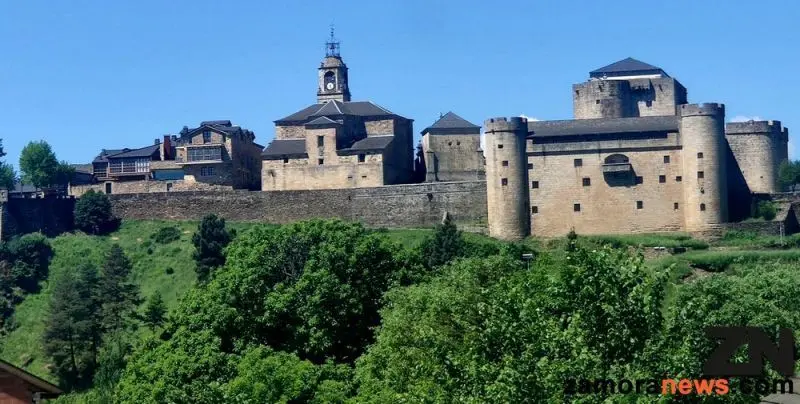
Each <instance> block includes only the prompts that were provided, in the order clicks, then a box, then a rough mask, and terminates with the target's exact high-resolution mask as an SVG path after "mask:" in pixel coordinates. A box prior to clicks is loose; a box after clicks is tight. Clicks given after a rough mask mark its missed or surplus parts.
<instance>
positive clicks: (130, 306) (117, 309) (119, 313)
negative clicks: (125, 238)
mask: <svg viewBox="0 0 800 404" xmlns="http://www.w3.org/2000/svg"><path fill="white" fill-rule="evenodd" d="M130 272H131V262H130V260H128V257H126V256H125V253H124V252H123V251H122V248H121V247H120V246H119V245H117V244H114V245H113V246H112V247H111V250H110V251H109V252H108V254H107V255H106V261H105V264H104V265H103V268H102V270H101V273H100V282H99V285H98V294H99V298H100V299H101V302H102V305H101V313H100V314H101V316H100V321H101V324H102V327H103V330H104V331H106V332H118V331H124V330H127V329H130V327H131V326H132V321H133V319H134V318H135V313H136V307H137V306H138V305H139V303H140V298H139V287H138V286H136V284H134V283H132V282H131V281H130V279H129V278H130Z"/></svg>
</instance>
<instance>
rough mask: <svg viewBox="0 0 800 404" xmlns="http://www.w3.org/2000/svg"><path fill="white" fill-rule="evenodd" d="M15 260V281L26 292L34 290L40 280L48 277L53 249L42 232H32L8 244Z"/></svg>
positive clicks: (9, 251)
mask: <svg viewBox="0 0 800 404" xmlns="http://www.w3.org/2000/svg"><path fill="white" fill-rule="evenodd" d="M7 250H8V255H9V259H10V260H11V261H12V262H13V270H12V273H13V278H14V283H15V284H16V285H17V286H19V287H20V288H22V289H23V290H24V291H26V292H34V291H37V290H38V288H39V282H40V281H41V280H43V279H45V278H47V273H48V269H49V266H50V260H51V259H52V258H53V249H52V247H50V243H49V242H48V241H47V238H46V237H45V236H44V235H42V234H41V233H30V234H26V235H24V236H22V237H17V238H14V239H12V240H11V241H10V242H9V243H8V244H7Z"/></svg>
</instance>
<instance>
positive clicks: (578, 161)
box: [572, 159, 583, 167]
mask: <svg viewBox="0 0 800 404" xmlns="http://www.w3.org/2000/svg"><path fill="white" fill-rule="evenodd" d="M572 164H573V165H574V166H575V167H581V166H583V159H575V160H574V161H573V162H572Z"/></svg>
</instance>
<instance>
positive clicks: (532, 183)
mask: <svg viewBox="0 0 800 404" xmlns="http://www.w3.org/2000/svg"><path fill="white" fill-rule="evenodd" d="M531 188H533V189H537V188H539V181H532V182H531Z"/></svg>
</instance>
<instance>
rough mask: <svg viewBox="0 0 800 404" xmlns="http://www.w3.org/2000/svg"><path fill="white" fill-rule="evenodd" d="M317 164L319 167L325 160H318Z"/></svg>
mask: <svg viewBox="0 0 800 404" xmlns="http://www.w3.org/2000/svg"><path fill="white" fill-rule="evenodd" d="M317 164H319V165H323V164H325V159H318V160H317Z"/></svg>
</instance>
